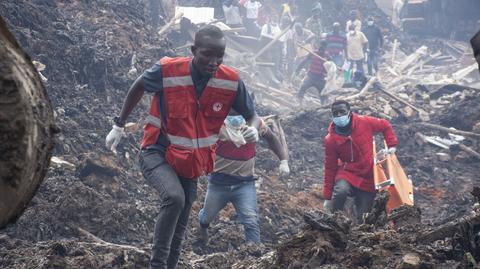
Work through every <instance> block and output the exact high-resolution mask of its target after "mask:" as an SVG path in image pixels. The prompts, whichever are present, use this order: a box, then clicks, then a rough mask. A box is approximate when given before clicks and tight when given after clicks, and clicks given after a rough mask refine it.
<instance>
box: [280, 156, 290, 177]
mask: <svg viewBox="0 0 480 269" xmlns="http://www.w3.org/2000/svg"><path fill="white" fill-rule="evenodd" d="M278 170H279V171H280V177H286V176H288V175H289V174H290V167H288V160H281V161H280V166H279V167H278Z"/></svg>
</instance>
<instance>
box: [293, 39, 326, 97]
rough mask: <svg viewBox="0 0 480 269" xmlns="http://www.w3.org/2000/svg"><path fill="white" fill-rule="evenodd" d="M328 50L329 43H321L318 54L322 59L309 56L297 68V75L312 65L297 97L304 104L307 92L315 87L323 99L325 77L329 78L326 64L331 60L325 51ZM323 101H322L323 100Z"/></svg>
mask: <svg viewBox="0 0 480 269" xmlns="http://www.w3.org/2000/svg"><path fill="white" fill-rule="evenodd" d="M326 48H327V43H326V42H325V41H322V42H320V45H318V49H317V51H315V54H317V55H318V56H320V57H321V58H320V57H317V56H315V55H313V54H309V55H308V56H307V58H305V59H304V60H303V61H302V62H301V63H300V64H299V65H298V67H297V70H296V71H295V73H298V72H300V70H301V69H302V68H303V67H304V66H305V65H306V64H307V63H310V66H309V68H308V73H307V76H306V77H305V79H304V80H303V82H302V86H300V90H299V91H298V94H297V97H298V99H299V101H300V103H302V101H303V97H304V96H305V92H306V91H307V90H308V89H310V88H311V87H314V88H316V89H317V91H318V95H319V97H320V98H321V96H322V95H321V93H322V90H323V88H324V87H325V83H326V81H325V77H326V76H327V70H326V69H325V66H324V63H325V62H326V61H328V60H329V59H330V57H329V56H328V55H327V54H326V52H325V50H326ZM321 101H322V100H321Z"/></svg>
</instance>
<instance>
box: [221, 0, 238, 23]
mask: <svg viewBox="0 0 480 269" xmlns="http://www.w3.org/2000/svg"><path fill="white" fill-rule="evenodd" d="M222 7H223V14H224V15H225V23H226V24H227V25H228V26H230V27H232V28H236V27H241V26H242V17H240V9H239V8H238V2H237V0H225V1H223V6H222Z"/></svg>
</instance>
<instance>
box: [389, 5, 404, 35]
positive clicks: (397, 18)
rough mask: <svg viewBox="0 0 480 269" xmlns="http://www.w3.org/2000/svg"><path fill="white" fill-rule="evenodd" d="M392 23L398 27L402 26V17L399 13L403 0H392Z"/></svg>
mask: <svg viewBox="0 0 480 269" xmlns="http://www.w3.org/2000/svg"><path fill="white" fill-rule="evenodd" d="M392 1H393V3H392V6H393V8H392V24H393V25H395V26H397V27H398V28H401V27H402V18H401V13H402V9H403V6H404V5H405V0H392Z"/></svg>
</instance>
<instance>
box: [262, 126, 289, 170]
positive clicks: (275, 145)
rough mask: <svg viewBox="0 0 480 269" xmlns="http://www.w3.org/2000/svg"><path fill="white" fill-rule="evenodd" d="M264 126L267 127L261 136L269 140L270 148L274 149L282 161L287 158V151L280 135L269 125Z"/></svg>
mask: <svg viewBox="0 0 480 269" xmlns="http://www.w3.org/2000/svg"><path fill="white" fill-rule="evenodd" d="M264 124H265V123H264ZM262 127H264V128H265V132H264V133H263V134H261V136H262V138H265V140H267V143H268V148H269V149H270V150H272V151H273V153H275V155H277V157H278V159H280V161H282V160H287V158H288V157H287V153H286V152H285V149H284V148H283V146H282V142H280V139H279V138H278V136H276V135H275V134H274V133H273V132H272V130H271V129H270V128H269V127H268V126H266V125H264V126H262Z"/></svg>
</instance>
